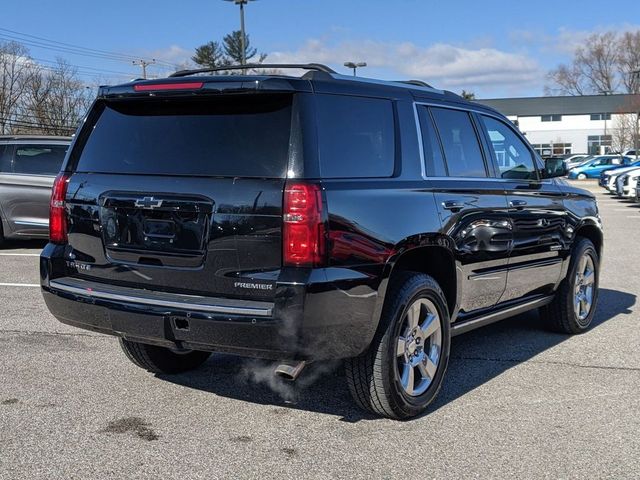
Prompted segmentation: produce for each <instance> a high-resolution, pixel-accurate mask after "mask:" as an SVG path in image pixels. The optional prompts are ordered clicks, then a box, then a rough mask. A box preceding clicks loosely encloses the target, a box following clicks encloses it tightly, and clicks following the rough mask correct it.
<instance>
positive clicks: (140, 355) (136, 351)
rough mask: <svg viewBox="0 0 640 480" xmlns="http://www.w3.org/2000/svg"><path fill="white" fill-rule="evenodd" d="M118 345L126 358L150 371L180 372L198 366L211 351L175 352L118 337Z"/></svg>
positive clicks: (205, 359)
mask: <svg viewBox="0 0 640 480" xmlns="http://www.w3.org/2000/svg"><path fill="white" fill-rule="evenodd" d="M120 346H121V347H122V350H124V353H125V354H126V355H127V358H128V359H129V360H131V361H132V362H133V363H134V364H135V365H137V366H138V367H140V368H144V369H145V370H147V371H148V372H151V373H169V374H171V373H182V372H187V371H189V370H193V369H195V368H198V367H199V366H200V365H202V364H203V363H204V362H206V361H207V359H208V358H209V356H210V355H211V353H209V352H200V351H196V350H192V351H188V352H185V353H176V352H174V351H171V350H169V349H168V348H165V347H158V346H156V345H147V344H146V343H137V342H131V341H129V340H125V339H123V338H121V339H120Z"/></svg>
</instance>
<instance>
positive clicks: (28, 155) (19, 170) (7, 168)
mask: <svg viewBox="0 0 640 480" xmlns="http://www.w3.org/2000/svg"><path fill="white" fill-rule="evenodd" d="M67 148H68V147H67V145H42V144H33V145H26V144H19V145H16V147H15V153H14V154H13V155H11V154H10V153H11V148H10V147H9V146H7V148H6V154H4V155H0V157H1V158H0V171H1V172H2V173H15V174H20V175H56V174H57V173H58V172H59V171H60V167H61V166H62V161H63V160H64V156H65V154H66V153H67ZM1 149H2V147H1V146H0V150H1Z"/></svg>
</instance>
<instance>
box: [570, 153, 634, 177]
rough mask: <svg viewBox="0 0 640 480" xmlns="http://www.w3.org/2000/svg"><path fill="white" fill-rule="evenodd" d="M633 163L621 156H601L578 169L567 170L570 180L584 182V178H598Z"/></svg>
mask: <svg viewBox="0 0 640 480" xmlns="http://www.w3.org/2000/svg"><path fill="white" fill-rule="evenodd" d="M632 162H633V159H632V158H629V157H624V156H621V155H601V156H599V157H595V158H593V159H591V160H589V161H588V162H586V163H583V164H582V165H580V166H579V167H576V168H572V169H571V170H569V175H568V176H569V178H570V179H578V180H584V179H586V178H600V174H601V173H602V172H604V171H605V170H612V169H615V168H622V167H628V166H629V165H631V163H632Z"/></svg>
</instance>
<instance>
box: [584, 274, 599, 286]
mask: <svg viewBox="0 0 640 480" xmlns="http://www.w3.org/2000/svg"><path fill="white" fill-rule="evenodd" d="M595 280H596V276H595V274H594V272H593V270H589V271H588V272H587V273H585V274H584V277H583V278H582V282H583V284H584V285H593V282H595Z"/></svg>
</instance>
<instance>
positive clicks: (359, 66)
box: [344, 62, 367, 77]
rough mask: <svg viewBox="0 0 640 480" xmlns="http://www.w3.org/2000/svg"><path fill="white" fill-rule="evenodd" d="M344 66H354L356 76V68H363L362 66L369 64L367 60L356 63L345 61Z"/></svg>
mask: <svg viewBox="0 0 640 480" xmlns="http://www.w3.org/2000/svg"><path fill="white" fill-rule="evenodd" d="M344 66H345V67H347V68H352V69H353V76H354V77H355V76H356V70H357V69H358V68H361V67H366V66H367V62H358V63H355V62H344Z"/></svg>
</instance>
